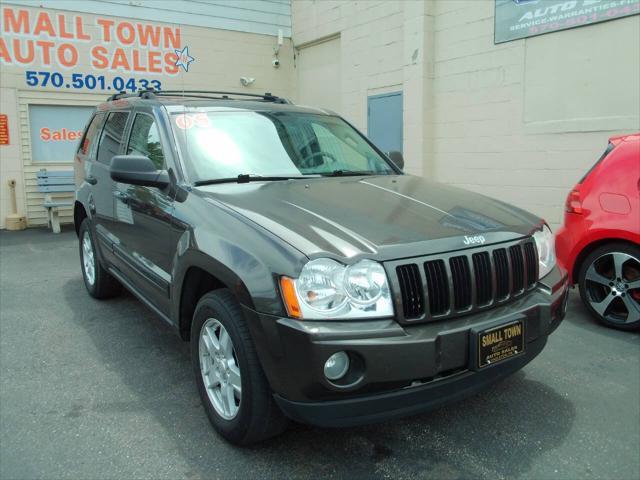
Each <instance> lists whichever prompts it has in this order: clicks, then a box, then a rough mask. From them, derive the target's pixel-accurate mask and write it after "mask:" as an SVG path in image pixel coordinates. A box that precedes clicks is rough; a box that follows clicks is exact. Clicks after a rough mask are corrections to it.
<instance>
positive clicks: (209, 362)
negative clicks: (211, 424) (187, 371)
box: [198, 318, 242, 420]
mask: <svg viewBox="0 0 640 480" xmlns="http://www.w3.org/2000/svg"><path fill="white" fill-rule="evenodd" d="M198 351H199V357H200V373H201V374H202V380H203V382H204V386H205V389H206V391H207V395H208V397H209V401H210V402H211V404H212V405H213V408H214V409H215V411H216V413H217V414H218V415H220V416H221V417H222V418H224V419H225V420H232V419H233V418H235V416H236V415H237V414H238V411H239V410H240V401H241V398H242V382H241V376H240V367H239V365H238V357H237V355H236V351H235V348H234V346H233V342H232V340H231V337H230V336H229V332H227V330H226V329H225V328H224V326H223V325H222V324H221V323H220V322H219V321H218V320H216V319H215V318H209V319H207V320H206V321H205V322H204V324H203V325H202V329H201V330H200V340H199V345H198Z"/></svg>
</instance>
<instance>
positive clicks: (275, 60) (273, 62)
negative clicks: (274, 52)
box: [271, 58, 280, 68]
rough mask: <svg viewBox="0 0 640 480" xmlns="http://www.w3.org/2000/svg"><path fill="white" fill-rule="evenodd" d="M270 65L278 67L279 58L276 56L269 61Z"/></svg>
mask: <svg viewBox="0 0 640 480" xmlns="http://www.w3.org/2000/svg"><path fill="white" fill-rule="evenodd" d="M271 65H273V68H278V67H279V66H280V60H278V59H277V58H274V59H273V60H272V61H271Z"/></svg>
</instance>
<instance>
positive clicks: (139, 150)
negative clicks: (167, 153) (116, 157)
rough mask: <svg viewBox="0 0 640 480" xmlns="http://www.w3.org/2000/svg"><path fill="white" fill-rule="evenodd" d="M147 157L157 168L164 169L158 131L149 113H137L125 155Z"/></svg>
mask: <svg viewBox="0 0 640 480" xmlns="http://www.w3.org/2000/svg"><path fill="white" fill-rule="evenodd" d="M131 154H133V155H144V156H145V157H149V158H150V159H151V161H152V162H153V163H154V164H155V166H156V168H157V169H158V170H164V167H165V163H164V153H163V152H162V144H161V143H160V133H159V132H158V126H157V125H156V121H155V119H154V118H153V117H152V116H151V115H146V114H144V113H138V114H137V115H136V118H135V119H134V121H133V127H132V128H131V136H130V138H129V146H128V147H127V155H131Z"/></svg>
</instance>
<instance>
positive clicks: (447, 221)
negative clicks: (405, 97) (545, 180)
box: [198, 175, 540, 260]
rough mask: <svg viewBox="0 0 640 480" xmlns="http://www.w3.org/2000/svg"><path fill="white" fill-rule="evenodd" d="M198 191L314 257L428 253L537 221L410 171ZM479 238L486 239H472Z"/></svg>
mask: <svg viewBox="0 0 640 480" xmlns="http://www.w3.org/2000/svg"><path fill="white" fill-rule="evenodd" d="M198 191H199V192H200V193H201V194H203V195H205V196H206V197H207V198H208V199H209V200H210V201H218V202H222V203H224V204H225V205H227V206H228V207H229V208H231V209H232V210H234V211H236V212H237V213H239V214H241V215H243V216H244V217H246V218H248V219H249V220H251V221H253V222H255V223H257V224H259V225H260V226H262V227H264V228H266V229H267V230H269V231H271V232H272V233H273V234H275V235H277V236H278V237H280V238H281V239H282V240H284V241H286V242H287V243H289V244H290V245H292V246H294V247H295V248H297V249H298V250H300V251H301V252H302V253H304V254H305V255H307V256H308V257H310V258H313V257H317V256H325V255H326V256H333V257H338V258H346V259H349V258H357V257H361V256H366V257H368V258H374V259H377V260H389V259H397V258H406V257H412V256H418V255H428V254H432V253H439V252H445V251H453V250H459V249H464V248H471V247H477V246H478V245H479V244H480V243H484V244H490V243H497V242H501V241H507V240H511V239H515V238H519V237H522V236H524V235H527V234H529V233H530V232H531V230H532V229H533V228H535V226H536V225H538V224H539V222H540V220H539V219H538V218H537V217H535V216H533V215H531V214H529V213H527V212H524V211H523V210H520V209H518V208H516V207H513V206H510V205H507V204H505V203H503V202H499V201H497V200H493V199H491V198H488V197H485V196H483V195H480V194H477V193H472V192H469V191H466V190H462V189H459V188H455V187H450V186H447V185H442V184H438V183H435V182H431V181H428V180H426V179H423V178H420V177H414V176H411V175H384V176H364V177H330V178H326V177H325V178H309V179H305V180H299V179H295V180H287V181H272V182H251V183H243V184H236V183H232V184H221V185H211V186H206V187H198ZM476 236H482V238H475V239H474V238H470V237H476ZM482 239H484V241H482Z"/></svg>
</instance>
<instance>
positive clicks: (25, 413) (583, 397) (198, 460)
mask: <svg viewBox="0 0 640 480" xmlns="http://www.w3.org/2000/svg"><path fill="white" fill-rule="evenodd" d="M260 477H263V478H345V477H348V478H350V479H354V478H374V477H379V478H393V479H396V478H446V479H458V478H491V479H499V478H535V479H540V478H570V479H589V478H616V479H637V478H640V335H638V334H636V333H624V332H617V331H613V330H609V329H605V328H603V327H600V326H599V325H597V324H595V323H594V321H593V320H592V319H591V318H590V317H589V316H588V314H587V313H586V311H585V310H584V308H583V307H582V304H581V303H580V302H579V298H578V296H577V294H575V293H574V294H572V297H571V300H570V306H569V313H568V316H567V319H566V320H565V321H564V323H563V324H562V325H561V326H560V328H559V329H558V330H557V331H556V332H555V333H554V334H553V335H552V337H551V338H550V341H549V344H548V346H547V348H546V349H545V350H544V351H543V352H542V354H541V355H540V356H539V357H538V358H537V359H535V360H534V361H533V362H532V363H530V364H529V365H528V366H527V367H525V368H524V369H523V370H522V371H520V372H518V373H516V374H515V375H513V376H512V377H510V378H509V379H507V380H505V381H503V382H502V383H500V384H497V385H495V386H494V387H492V388H491V389H490V390H488V391H486V392H484V393H482V394H480V395H477V396H475V397H472V398H469V399H467V400H464V401H461V402H459V403H456V404H454V405H451V406H448V407H446V408H442V409H439V410H436V411H433V412H431V413H429V414H426V415H422V416H418V417H413V418H408V419H405V420H402V421H397V422H390V423H384V424H379V425H372V426H367V427H359V428H350V429H341V430H322V429H317V428H312V427H307V426H302V425H292V426H291V427H290V429H289V430H288V431H287V432H285V434H283V435H282V436H280V437H278V438H275V439H273V440H271V441H269V442H267V443H264V444H261V445H258V446H254V447H251V448H245V449H240V448H237V447H233V446H231V445H229V444H227V443H225V442H224V441H223V440H222V439H221V438H219V437H218V436H217V435H216V433H215V432H214V431H213V430H212V429H211V428H210V426H209V423H208V421H207V418H206V415H205V413H204V411H203V409H202V407H201V405H200V400H199V398H198V394H197V391H196V388H195V384H194V382H193V381H192V371H191V367H190V363H189V352H188V345H187V343H185V342H183V341H182V340H180V338H179V337H178V336H177V335H176V334H175V333H174V331H173V330H172V329H171V328H170V327H169V326H167V325H166V324H165V323H163V321H162V320H160V319H158V318H157V317H155V316H154V314H152V313H151V312H150V311H149V310H147V309H146V308H145V307H144V306H143V305H142V304H141V303H140V302H138V301H137V300H136V299H134V298H133V297H132V296H131V295H128V294H124V295H122V296H121V297H119V298H117V299H113V300H109V301H102V302H101V301H97V300H94V299H92V298H90V297H89V295H88V294H87V293H86V291H85V289H84V285H83V283H82V277H81V274H80V265H79V260H78V250H77V240H76V237H75V233H74V232H73V231H69V230H67V231H65V232H63V233H62V234H60V235H53V234H52V233H50V232H49V231H46V230H40V229H36V230H27V231H24V232H0V478H2V479H13V478H15V479H27V478H56V479H57V478H75V479H81V478H82V479H92V478H154V479H156V478H171V479H174V478H188V479H199V478H245V479H247V478H260Z"/></svg>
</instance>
